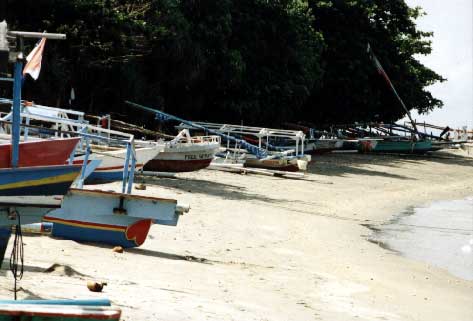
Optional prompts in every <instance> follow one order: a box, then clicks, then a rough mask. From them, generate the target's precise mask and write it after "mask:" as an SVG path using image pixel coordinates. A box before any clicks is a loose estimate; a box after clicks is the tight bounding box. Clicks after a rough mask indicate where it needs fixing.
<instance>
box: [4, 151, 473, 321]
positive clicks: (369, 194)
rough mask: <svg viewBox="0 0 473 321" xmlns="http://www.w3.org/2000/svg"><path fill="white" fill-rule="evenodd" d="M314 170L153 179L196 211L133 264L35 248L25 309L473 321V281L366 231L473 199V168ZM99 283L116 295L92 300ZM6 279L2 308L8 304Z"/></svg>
mask: <svg viewBox="0 0 473 321" xmlns="http://www.w3.org/2000/svg"><path fill="white" fill-rule="evenodd" d="M442 155H443V154H442ZM314 160H315V163H314V164H313V165H312V166H311V167H310V168H309V173H308V175H307V176H306V178H305V179H304V180H289V179H281V178H274V177H267V176H258V175H237V174H232V173H224V172H218V171H210V170H203V171H199V172H194V173H183V174H179V175H178V176H179V179H157V180H147V182H146V186H147V189H146V190H145V191H139V190H134V191H133V192H134V193H136V194H143V195H150V194H153V195H159V196H160V197H171V198H175V199H177V200H179V202H182V203H187V204H190V205H191V210H190V213H188V214H186V215H184V216H183V217H182V218H181V219H180V222H179V224H178V226H177V227H175V228H172V227H161V226H153V227H152V229H151V231H150V236H149V238H148V240H147V241H146V242H145V244H144V245H143V246H142V247H140V248H137V249H133V250H125V253H123V254H117V253H113V252H112V251H111V247H107V246H98V247H97V246H93V245H88V244H87V245H84V244H78V243H76V242H71V241H64V240H53V239H51V238H45V237H25V243H26V245H25V252H26V254H25V255H26V256H25V264H26V265H27V267H26V269H25V277H24V279H23V280H22V281H21V282H20V286H21V287H22V288H23V289H25V290H24V291H22V292H20V293H19V297H20V298H34V297H41V298H87V297H109V298H110V299H111V300H112V301H113V303H114V304H115V305H118V306H119V307H121V308H122V309H123V320H130V321H131V320H137V321H138V320H140V321H141V320H156V319H157V318H159V319H162V320H233V319H239V320H281V321H282V320H352V319H353V320H374V319H384V320H439V321H440V320H442V321H443V320H460V321H462V320H465V321H466V320H469V319H470V318H471V316H472V315H473V307H471V304H470V303H471V297H472V296H473V282H471V281H463V280H461V279H458V278H455V277H452V276H450V275H448V274H447V272H446V271H444V270H441V269H438V268H434V267H432V266H429V265H428V264H425V263H422V262H417V261H413V260H411V259H408V258H405V257H402V256H398V255H395V254H393V253H390V252H389V251H387V250H384V249H382V248H380V247H379V246H377V245H376V244H372V243H370V242H369V241H368V240H367V238H366V235H367V234H369V233H370V231H369V229H368V228H367V227H364V226H362V225H361V224H370V223H375V224H376V223H378V224H380V223H381V222H386V221H389V219H391V218H392V217H394V216H395V215H397V214H399V213H400V212H401V211H402V210H404V209H405V208H407V207H410V206H419V205H421V204H426V203H428V202H430V201H435V200H440V199H442V200H448V199H456V198H459V197H462V196H461V195H464V196H465V197H466V196H470V195H473V171H471V168H473V159H471V158H470V159H467V158H464V157H459V156H450V154H448V155H447V156H446V158H443V156H442V157H440V158H435V159H433V158H429V157H398V156H383V155H360V154H343V155H341V154H336V155H334V154H328V155H324V156H320V157H314ZM137 182H138V181H137ZM138 183H139V182H138ZM103 187H104V188H105V189H115V188H118V187H119V184H108V185H104V186H103ZM88 188H92V189H93V188H95V187H94V186H89V187H88ZM8 251H9V250H8ZM34 253H40V254H39V255H38V254H36V255H35V254H34ZM91 262H93V263H92V264H91ZM54 263H57V264H59V267H58V268H57V269H55V270H54V271H53V272H50V273H44V272H43V271H44V270H45V269H47V268H48V267H50V266H51V265H53V264H54ZM5 268H6V267H5V266H4V268H3V269H2V270H1V271H0V277H1V278H4V277H5V276H7V275H10V274H9V272H8V273H7V272H6V271H5ZM88 279H94V280H99V281H100V280H104V281H107V283H108V284H109V285H108V286H107V287H106V288H105V291H104V293H97V294H96V293H92V292H89V291H88V290H87V288H86V287H85V283H86V281H87V280H88ZM7 280H8V281H7V282H2V284H0V298H10V297H11V292H9V289H11V284H12V280H11V278H8V279H7ZM157 302H159V304H157Z"/></svg>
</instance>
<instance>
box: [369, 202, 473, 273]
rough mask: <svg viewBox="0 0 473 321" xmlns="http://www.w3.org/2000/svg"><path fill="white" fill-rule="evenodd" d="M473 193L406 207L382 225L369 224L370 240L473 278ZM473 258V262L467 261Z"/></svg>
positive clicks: (409, 256)
mask: <svg viewBox="0 0 473 321" xmlns="http://www.w3.org/2000/svg"><path fill="white" fill-rule="evenodd" d="M472 206H473V196H467V197H463V198H457V199H454V200H435V201H431V202H428V203H425V204H422V205H421V206H416V207H407V208H406V209H405V210H404V211H402V212H400V213H398V214H397V215H396V216H394V217H393V218H392V219H391V220H389V221H388V222H386V223H385V224H382V225H375V226H371V225H367V226H368V227H369V228H370V229H371V230H372V232H371V234H370V235H369V237H368V238H367V240H368V241H369V242H372V243H374V244H377V245H379V246H380V247H382V248H383V249H386V250H389V251H392V252H393V253H396V254H398V255H401V256H403V257H405V258H408V259H411V260H415V261H418V262H423V263H426V264H431V265H433V266H435V267H436V268H440V269H444V270H446V272H447V273H448V274H449V275H450V276H453V277H457V278H459V279H462V280H466V281H473V274H472V273H473V272H472V271H473V270H472V269H473V264H472V263H471V262H472V261H471V259H473V257H471V256H470V254H471V245H472V244H473V243H472V242H473V220H472V218H473V216H472V215H473V207H472ZM468 262H470V264H468Z"/></svg>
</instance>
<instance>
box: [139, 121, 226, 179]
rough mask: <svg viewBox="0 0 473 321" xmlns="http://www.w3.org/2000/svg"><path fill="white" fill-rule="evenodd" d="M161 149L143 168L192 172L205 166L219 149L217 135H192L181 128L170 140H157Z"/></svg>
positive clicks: (157, 170) (156, 170) (154, 170)
mask: <svg viewBox="0 0 473 321" xmlns="http://www.w3.org/2000/svg"><path fill="white" fill-rule="evenodd" d="M158 144H159V145H162V146H163V149H162V151H161V152H160V153H159V154H158V155H157V156H156V157H154V159H152V160H150V161H149V162H148V163H147V164H146V165H145V166H144V170H146V171H153V172H175V173H178V172H193V171H197V170H200V169H203V168H206V167H208V166H209V165H210V163H211V162H212V160H213V158H214V156H215V154H217V152H218V151H219V149H220V137H219V136H216V135H214V136H194V137H191V135H190V133H189V130H187V129H183V130H182V131H180V132H179V134H178V135H177V136H176V138H174V139H173V140H171V141H168V142H162V141H159V142H158Z"/></svg>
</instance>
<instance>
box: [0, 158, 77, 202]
mask: <svg viewBox="0 0 473 321" xmlns="http://www.w3.org/2000/svg"><path fill="white" fill-rule="evenodd" d="M80 170H81V166H80V165H58V166H44V167H43V166H35V167H23V168H6V169H0V196H21V195H31V196H33V195H64V194H66V193H67V191H68V190H69V187H70V186H71V184H72V182H73V181H74V180H75V179H76V178H77V176H78V175H79V173H80Z"/></svg>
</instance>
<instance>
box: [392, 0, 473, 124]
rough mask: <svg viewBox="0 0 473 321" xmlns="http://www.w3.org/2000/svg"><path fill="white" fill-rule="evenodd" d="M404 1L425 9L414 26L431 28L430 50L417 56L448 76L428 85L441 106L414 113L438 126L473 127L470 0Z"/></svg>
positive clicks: (472, 16) (472, 10)
mask: <svg viewBox="0 0 473 321" xmlns="http://www.w3.org/2000/svg"><path fill="white" fill-rule="evenodd" d="M406 3H407V4H408V5H409V6H410V7H415V6H420V7H422V8H423V9H424V11H425V12H427V15H426V16H424V17H421V18H419V19H418V20H417V26H418V28H419V29H420V30H422V31H433V32H434V36H433V38H431V40H432V48H433V51H432V54H431V55H429V56H419V57H418V59H419V60H420V61H421V62H422V63H423V64H424V65H426V66H427V67H429V68H431V69H433V70H434V71H436V72H437V73H439V74H441V75H442V76H443V77H444V78H447V79H448V81H446V82H444V83H442V84H435V85H433V86H431V87H429V88H428V90H429V91H430V92H431V93H432V94H433V96H434V97H436V98H439V99H441V100H442V101H443V102H444V107H443V108H442V109H437V110H434V111H433V112H431V113H430V114H428V115H418V114H417V113H413V117H414V118H415V119H416V120H417V121H424V120H425V121H426V122H427V123H434V124H436V125H441V126H445V125H449V126H451V127H452V126H453V127H460V126H464V125H468V127H469V128H473V24H472V21H473V1H472V0H448V1H446V0H406ZM401 96H402V94H401Z"/></svg>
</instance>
